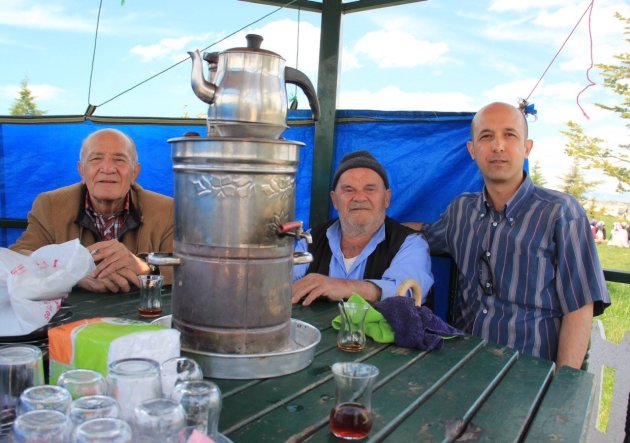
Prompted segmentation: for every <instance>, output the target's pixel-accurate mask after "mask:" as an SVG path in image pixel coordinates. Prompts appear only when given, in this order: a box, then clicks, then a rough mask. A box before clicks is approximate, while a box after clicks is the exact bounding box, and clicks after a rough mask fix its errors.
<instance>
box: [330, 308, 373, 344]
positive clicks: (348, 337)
mask: <svg viewBox="0 0 630 443" xmlns="http://www.w3.org/2000/svg"><path fill="white" fill-rule="evenodd" d="M369 308H370V306H369V305H368V304H367V303H366V304H362V303H346V302H344V301H341V302H339V313H340V314H341V325H340V326H339V332H338V333H337V347H338V348H339V349H341V350H342V351H347V352H359V351H362V350H363V349H364V348H365V316H366V314H367V311H368V309H369Z"/></svg>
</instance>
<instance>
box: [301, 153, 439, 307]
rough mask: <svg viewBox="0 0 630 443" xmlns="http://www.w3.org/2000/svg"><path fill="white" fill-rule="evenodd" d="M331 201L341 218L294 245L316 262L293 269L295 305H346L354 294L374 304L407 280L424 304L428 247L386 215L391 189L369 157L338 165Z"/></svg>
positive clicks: (356, 157)
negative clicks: (308, 240)
mask: <svg viewBox="0 0 630 443" xmlns="http://www.w3.org/2000/svg"><path fill="white" fill-rule="evenodd" d="M330 197H331V199H332V202H333V205H334V206H335V209H336V210H337V212H338V213H339V218H338V219H334V220H330V221H328V222H326V223H324V224H323V225H320V226H317V227H315V228H313V229H312V231H311V235H312V237H313V243H312V244H311V245H307V244H306V241H304V240H301V241H300V242H298V244H297V245H296V251H305V250H307V247H308V251H309V252H310V253H311V254H313V258H314V260H313V262H312V263H310V264H308V265H298V266H294V268H293V281H294V283H293V298H292V301H293V303H299V302H300V301H301V302H302V304H303V305H305V306H306V305H310V304H311V303H312V302H313V300H315V299H317V298H320V297H323V298H327V299H329V300H333V301H338V300H345V299H347V298H349V297H350V296H351V295H352V293H353V292H356V293H357V294H359V295H361V296H362V297H363V298H364V299H366V300H368V301H370V302H376V301H378V300H380V299H382V298H386V297H391V296H393V295H395V293H396V288H397V287H398V286H399V285H400V283H401V282H402V281H403V280H405V279H407V278H413V279H414V280H416V281H417V282H418V283H419V285H420V287H421V289H422V296H423V299H424V298H425V297H426V294H427V292H428V291H429V289H430V288H431V286H432V285H433V275H432V274H431V260H430V256H429V247H428V244H427V242H426V241H425V240H424V238H423V237H422V236H421V235H420V234H418V233H417V232H416V231H413V230H412V229H410V228H407V227H406V226H403V225H401V224H400V223H398V222H396V221H395V220H393V219H391V218H389V217H387V216H386V215H385V210H386V209H387V208H388V207H389V203H390V200H391V189H390V188H389V180H388V178H387V173H386V172H385V169H384V168H383V166H382V165H381V164H380V163H379V162H378V161H377V160H376V159H375V158H374V157H373V156H372V154H370V153H369V152H367V151H357V152H353V153H350V154H348V155H346V156H345V157H344V158H343V159H342V160H341V163H340V164H339V169H338V170H337V172H336V173H335V176H334V178H333V190H332V192H331V193H330Z"/></svg>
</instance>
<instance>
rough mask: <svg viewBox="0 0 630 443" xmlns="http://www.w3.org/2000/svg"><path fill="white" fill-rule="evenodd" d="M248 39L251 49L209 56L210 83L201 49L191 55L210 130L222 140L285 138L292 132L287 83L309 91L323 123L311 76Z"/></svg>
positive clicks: (206, 56)
mask: <svg viewBox="0 0 630 443" xmlns="http://www.w3.org/2000/svg"><path fill="white" fill-rule="evenodd" d="M246 38H247V47H246V48H232V49H228V50H226V51H223V52H218V53H217V52H215V53H210V54H204V57H203V58H204V59H205V60H206V61H208V62H209V63H210V72H211V74H210V81H207V80H206V79H205V78H204V75H203V66H202V65H203V64H202V57H201V56H200V54H199V51H198V50H197V51H194V52H189V53H188V54H189V55H190V57H191V59H192V61H193V64H192V75H191V86H192V89H193V91H194V92H195V95H196V96H197V97H199V98H200V99H201V100H203V101H204V102H206V103H208V104H209V105H210V106H209V108H208V127H209V129H210V128H211V127H212V128H213V129H214V130H216V132H217V133H218V135H220V136H222V137H260V138H272V139H275V138H278V137H280V135H281V134H282V132H284V130H285V129H286V128H287V108H288V103H287V101H288V100H287V91H286V86H285V84H286V83H292V84H295V85H297V86H299V87H300V88H301V89H302V91H304V94H305V95H306V97H307V98H308V101H309V104H310V106H311V110H312V112H313V119H314V120H318V119H319V102H318V100H317V95H316V94H315V88H314V87H313V84H312V83H311V81H310V80H309V79H308V77H307V76H306V75H304V73H302V72H301V71H298V70H297V69H293V68H290V67H285V60H284V59H283V58H282V57H281V56H280V55H278V54H276V53H274V52H271V51H267V50H264V49H260V44H261V42H262V40H263V38H262V37H261V36H259V35H256V34H249V35H247V37H246ZM209 132H210V131H209Z"/></svg>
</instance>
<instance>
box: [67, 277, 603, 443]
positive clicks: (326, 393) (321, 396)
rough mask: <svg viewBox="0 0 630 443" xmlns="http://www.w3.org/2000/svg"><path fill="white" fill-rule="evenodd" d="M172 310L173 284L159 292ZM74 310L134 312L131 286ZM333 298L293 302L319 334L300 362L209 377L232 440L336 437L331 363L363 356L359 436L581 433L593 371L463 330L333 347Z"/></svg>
mask: <svg viewBox="0 0 630 443" xmlns="http://www.w3.org/2000/svg"><path fill="white" fill-rule="evenodd" d="M164 292H165V296H164V302H165V303H164V305H165V306H164V312H163V313H164V314H170V288H166V289H165V290H164ZM68 302H69V304H70V308H69V309H70V310H71V311H72V312H73V316H72V318H71V319H70V321H73V320H78V319H82V318H91V317H103V316H116V317H124V318H138V317H137V309H136V308H137V304H138V293H137V292H136V293H130V294H93V293H86V292H73V293H72V294H71V296H70V298H69V299H68ZM336 314H337V306H336V304H335V303H329V302H318V303H315V304H314V305H312V306H310V307H302V306H294V307H293V313H292V316H293V318H296V319H299V320H303V321H305V322H307V323H309V324H311V325H313V326H315V327H317V328H318V329H319V330H320V331H321V333H322V339H321V342H320V343H319V344H318V345H317V349H316V352H315V358H314V361H313V362H312V363H311V364H310V365H309V366H308V367H306V368H305V369H303V370H301V371H299V372H296V373H293V374H288V375H283V376H280V377H274V378H268V379H257V380H223V379H212V381H214V382H215V383H216V384H217V385H218V386H219V387H220V388H221V391H222V393H223V409H222V412H221V419H220V423H219V430H220V431H221V432H222V433H224V434H226V435H227V436H228V437H229V438H230V439H232V440H233V441H234V442H263V441H268V442H282V441H309V442H321V441H342V440H340V439H337V438H336V437H334V436H333V435H332V434H331V432H330V431H329V428H328V417H329V414H330V411H331V409H332V408H333V406H334V401H335V386H334V381H333V379H332V373H331V370H330V368H331V365H332V364H333V363H335V362H340V361H360V362H366V363H370V364H373V365H375V366H377V367H378V369H379V371H380V374H379V376H378V379H377V381H376V384H375V388H374V393H373V395H372V408H373V410H374V422H373V427H372V432H371V433H370V435H369V437H368V438H367V439H366V440H365V441H370V442H372V441H374V442H376V441H387V442H433V441H454V440H457V439H458V438H459V439H460V440H462V441H487V442H513V441H531V442H542V441H555V442H557V441H564V442H579V441H584V440H585V436H586V430H587V426H588V421H589V420H588V418H589V413H590V410H591V400H592V398H593V386H594V384H593V376H592V375H591V374H589V373H587V372H584V371H579V370H575V369H571V368H567V367H564V368H560V369H559V370H558V371H557V372H556V373H555V374H554V370H555V366H554V363H553V362H550V361H548V360H544V359H539V358H533V357H528V356H523V355H519V354H518V352H516V351H514V350H512V349H510V348H507V347H503V346H498V345H494V344H491V343H486V342H484V341H483V340H481V339H480V338H477V337H474V336H466V337H462V338H455V339H451V340H447V341H445V343H444V346H443V348H442V349H440V350H438V351H433V352H420V351H418V350H415V349H407V348H401V347H397V346H394V345H382V344H378V343H375V342H374V341H372V340H371V339H368V344H367V346H366V349H365V350H364V351H363V352H360V353H346V352H343V351H340V350H338V349H337V347H336V331H334V330H333V329H332V328H331V320H332V318H333V317H334V316H335V315H336Z"/></svg>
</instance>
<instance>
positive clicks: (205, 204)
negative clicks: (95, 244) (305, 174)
mask: <svg viewBox="0 0 630 443" xmlns="http://www.w3.org/2000/svg"><path fill="white" fill-rule="evenodd" d="M260 40H261V39H260ZM258 44H259V43H258ZM240 52H243V51H240V49H239V51H226V54H228V55H230V56H232V55H233V54H234V53H239V54H240ZM245 52H246V54H247V55H250V56H254V57H259V56H261V54H262V57H267V58H268V57H271V58H273V59H276V58H278V57H279V56H277V54H274V53H270V52H269V51H264V52H261V50H259V49H257V48H253V49H252V48H250V49H248V50H247V51H245ZM250 53H251V54H250ZM252 54H253V55H252ZM198 56H199V54H197V56H196V57H193V59H194V60H196V61H195V63H194V64H193V74H192V87H193V90H195V92H196V93H197V95H199V91H198V89H199V79H198V78H197V77H198V76H199V72H198V69H199V68H198V61H199V57H198ZM226 57H227V56H226ZM205 58H206V59H208V57H205ZM210 59H211V60H212V61H213V62H214V61H215V58H210ZM222 61H223V63H224V65H225V66H221V63H222ZM241 62H242V60H241V59H240V58H239V63H240V64H237V65H238V66H241V65H242V63H241ZM218 63H219V66H218V67H217V66H212V64H211V66H210V68H211V69H217V72H218V73H219V72H221V74H220V75H219V74H217V75H216V77H215V78H214V79H215V80H216V82H221V81H223V82H224V83H225V82H228V81H227V80H226V79H227V78H228V77H230V76H231V77H233V78H232V79H230V81H229V84H230V88H229V91H228V88H225V87H224V88H223V90H222V92H220V91H221V87H215V95H214V98H215V101H212V102H211V103H209V104H210V108H213V107H214V108H215V109H213V110H212V111H209V114H208V115H209V119H208V127H209V128H215V127H219V128H230V129H229V131H228V132H229V134H230V136H229V137H228V136H224V135H221V132H222V131H218V132H219V133H218V134H217V133H215V132H214V130H213V129H210V131H211V132H210V134H211V136H208V137H201V136H199V135H198V134H196V133H192V134H186V136H184V137H179V138H173V139H170V140H169V143H171V147H172V158H173V171H174V174H175V180H174V183H175V191H174V197H175V244H174V253H173V255H172V257H162V256H159V255H158V254H152V255H151V256H150V261H151V262H152V263H155V264H158V265H159V264H162V265H164V264H172V265H174V277H173V291H172V293H173V301H172V305H173V314H172V318H171V326H172V327H174V328H176V329H178V330H179V331H180V332H181V347H182V352H183V353H186V354H189V355H190V356H192V357H193V358H195V359H196V360H197V361H198V362H199V363H200V364H201V365H202V367H203V368H204V373H205V374H206V375H208V376H211V377H223V378H257V377H268V376H274V375H281V374H283V373H288V372H293V371H296V370H299V369H302V368H303V367H304V366H306V365H308V364H309V363H310V361H311V359H312V353H313V352H314V346H315V344H316V343H317V342H318V341H319V337H320V336H319V331H318V330H317V329H316V328H314V327H312V326H310V325H308V324H306V323H304V322H297V321H296V320H293V319H292V318H291V282H292V268H293V265H294V263H306V262H308V261H310V260H311V257H310V254H301V255H295V254H294V250H293V249H294V248H293V244H294V240H295V238H296V237H297V238H300V237H304V238H307V240H309V237H310V236H309V235H308V234H307V233H305V232H303V230H302V223H301V222H300V221H296V220H295V189H296V183H295V179H296V173H297V167H298V161H299V151H300V148H301V147H302V146H303V143H300V142H296V141H288V140H283V139H279V138H278V137H279V135H280V133H281V132H282V130H284V128H286V107H284V108H283V107H282V106H279V107H278V106H276V105H273V109H270V110H269V112H266V110H265V104H266V103H277V97H274V98H273V99H271V98H269V99H268V100H267V99H266V96H267V95H269V94H270V93H271V92H273V91H275V92H274V93H276V92H277V93H278V94H279V95H281V96H282V97H281V99H282V100H285V101H286V91H284V83H283V86H282V88H281V89H282V91H284V95H282V94H280V92H279V91H278V90H277V88H275V89H274V88H272V89H269V87H268V85H264V84H260V83H259V86H260V87H261V88H263V89H264V93H263V94H262V96H261V99H260V100H261V103H257V104H256V107H255V112H251V113H250V115H251V116H255V115H258V116H265V115H267V116H269V115H273V119H272V120H269V121H250V122H245V123H243V122H242V121H239V122H236V121H229V120H226V119H223V118H222V119H216V118H211V117H212V116H216V115H227V114H228V111H227V110H226V106H227V105H226V103H227V102H228V101H229V100H227V99H226V98H225V97H224V98H223V100H218V101H216V97H217V94H219V93H222V94H224V95H228V94H231V95H232V97H231V100H232V105H233V106H236V107H237V108H238V107H239V106H240V105H239V104H238V100H239V97H242V94H240V93H239V92H238V87H239V83H238V81H237V80H238V78H242V75H240V77H239V75H237V73H236V72H232V71H233V70H231V67H233V65H234V63H233V62H232V60H231V59H225V60H222V59H221V58H219V60H218ZM254 65H255V66H258V64H256V63H254ZM282 68H283V67H282ZM235 69H236V70H237V71H238V69H240V68H235ZM261 69H262V68H261ZM267 71H268V70H267ZM267 71H266V72H267ZM275 72H276V74H277V73H279V72H280V71H275ZM267 73H268V72H267ZM241 74H242V73H241ZM247 75H248V77H249V80H248V84H247V86H246V89H248V91H249V92H248V97H249V96H251V95H252V92H251V89H252V85H251V83H252V80H251V78H254V77H257V75H256V72H253V73H252V72H249V73H248V74H247ZM309 84H310V82H309ZM223 86H225V84H224V85H223ZM206 92H207V91H206ZM254 95H255V94H254ZM250 99H251V97H249V98H248V99H247V100H250ZM235 100H236V102H235ZM310 101H311V102H312V103H311V105H312V106H314V112H315V114H316V115H315V116H316V117H317V114H318V112H319V107H318V106H319V105H317V98H316V97H315V96H314V95H313V96H312V97H310ZM235 103H236V104H235ZM313 103H315V105H313ZM243 106H245V105H243ZM217 107H218V109H217ZM221 108H223V109H221ZM283 109H284V110H283ZM282 112H284V115H282V118H283V119H284V120H283V121H282V122H280V121H279V119H278V113H280V114H282ZM242 113H243V110H242V109H241V111H239V115H241V114H242ZM261 118H262V117H261ZM232 123H234V124H232ZM252 127H255V128H256V129H255V130H251V128H252ZM261 127H265V128H271V127H273V128H271V129H272V130H270V131H268V132H264V134H265V137H260V136H259V135H260V134H261V133H260V130H259V129H260V128H261ZM280 127H282V129H280ZM239 132H242V134H241V135H239ZM223 133H226V132H225V131H223ZM252 134H254V135H258V136H252Z"/></svg>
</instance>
